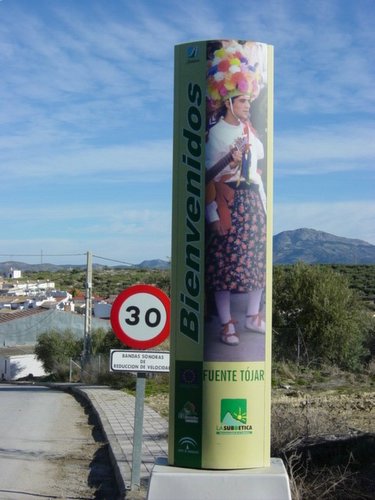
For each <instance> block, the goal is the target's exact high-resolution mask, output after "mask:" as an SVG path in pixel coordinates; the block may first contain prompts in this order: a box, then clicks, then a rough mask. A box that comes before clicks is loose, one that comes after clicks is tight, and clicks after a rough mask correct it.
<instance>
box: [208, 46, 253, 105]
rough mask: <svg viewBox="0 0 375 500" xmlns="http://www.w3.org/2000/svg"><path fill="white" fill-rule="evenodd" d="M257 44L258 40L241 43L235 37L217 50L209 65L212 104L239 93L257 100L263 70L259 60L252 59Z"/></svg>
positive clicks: (209, 88)
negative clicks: (259, 68)
mask: <svg viewBox="0 0 375 500" xmlns="http://www.w3.org/2000/svg"><path fill="white" fill-rule="evenodd" d="M253 45H255V42H247V43H246V44H244V45H241V44H240V43H238V42H237V41H234V40H231V41H228V42H223V46H222V47H220V48H218V49H217V50H215V51H214V52H213V57H212V58H211V59H209V60H208V67H207V97H208V99H209V101H210V103H211V106H213V107H216V106H217V105H219V104H220V103H221V102H223V101H225V99H229V98H231V97H236V96H239V95H248V96H249V97H250V100H251V101H253V100H254V99H255V98H256V97H257V96H258V95H259V92H260V88H261V73H260V71H259V70H258V63H257V61H256V60H254V61H251V53H252V50H251V49H252V46H253Z"/></svg>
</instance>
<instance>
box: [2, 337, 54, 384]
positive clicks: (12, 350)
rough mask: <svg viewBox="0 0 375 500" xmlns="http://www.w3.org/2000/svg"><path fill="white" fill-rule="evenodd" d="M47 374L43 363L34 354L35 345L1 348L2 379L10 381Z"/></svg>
mask: <svg viewBox="0 0 375 500" xmlns="http://www.w3.org/2000/svg"><path fill="white" fill-rule="evenodd" d="M44 375H46V372H45V371H44V368H43V365H42V363H41V362H40V361H39V360H38V359H37V358H36V356H35V354H34V346H17V347H8V348H2V349H0V376H1V380H2V381H4V380H6V381H10V380H17V379H21V378H25V377H30V376H31V377H42V376H44Z"/></svg>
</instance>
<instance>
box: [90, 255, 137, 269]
mask: <svg viewBox="0 0 375 500" xmlns="http://www.w3.org/2000/svg"><path fill="white" fill-rule="evenodd" d="M93 257H95V258H97V259H103V260H109V261H111V262H117V263H119V264H125V265H127V266H135V264H131V263H130V262H125V261H123V260H116V259H110V258H108V257H100V256H99V255H93Z"/></svg>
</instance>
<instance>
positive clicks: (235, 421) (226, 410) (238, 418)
mask: <svg viewBox="0 0 375 500" xmlns="http://www.w3.org/2000/svg"><path fill="white" fill-rule="evenodd" d="M252 432H253V427H252V426H251V425H249V423H248V417H247V400H246V399H222V400H221V408H220V425H219V426H216V434H252Z"/></svg>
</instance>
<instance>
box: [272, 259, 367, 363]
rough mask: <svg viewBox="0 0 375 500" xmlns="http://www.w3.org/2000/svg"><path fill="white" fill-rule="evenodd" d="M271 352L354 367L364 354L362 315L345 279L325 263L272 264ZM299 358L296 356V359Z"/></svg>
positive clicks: (364, 331)
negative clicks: (323, 264)
mask: <svg viewBox="0 0 375 500" xmlns="http://www.w3.org/2000/svg"><path fill="white" fill-rule="evenodd" d="M273 283H274V284H273V327H274V352H275V355H276V356H280V357H283V358H289V359H290V358H291V357H294V356H295V355H296V353H297V350H298V349H299V353H300V354H301V358H302V355H304V359H305V360H309V361H318V362H323V363H332V364H336V365H337V366H340V367H342V368H347V369H355V368H357V367H358V366H359V364H360V362H361V357H362V356H363V355H364V347H363V346H364V341H365V337H366V317H365V312H364V309H363V307H362V305H361V303H360V301H359V299H358V296H357V295H356V293H355V292H354V291H353V290H351V289H350V288H349V284H348V281H347V279H346V278H345V277H344V276H342V275H340V274H338V273H336V272H334V271H333V270H332V269H331V268H329V267H327V266H316V265H308V264H304V263H298V264H296V265H293V266H285V267H280V266H276V267H275V268H274V281H273ZM301 358H300V359H301Z"/></svg>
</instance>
